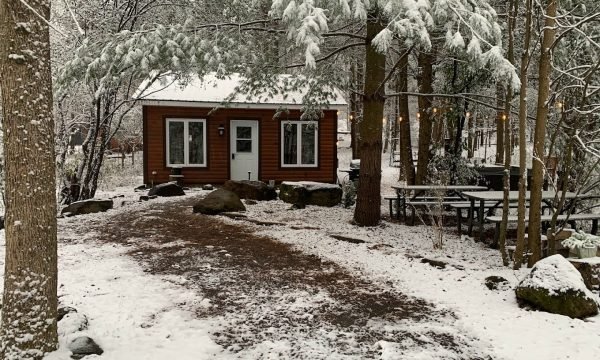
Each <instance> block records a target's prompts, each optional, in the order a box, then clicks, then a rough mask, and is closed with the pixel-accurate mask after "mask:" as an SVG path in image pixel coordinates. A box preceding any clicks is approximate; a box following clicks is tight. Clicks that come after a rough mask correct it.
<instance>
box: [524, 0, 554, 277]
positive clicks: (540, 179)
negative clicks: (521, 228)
mask: <svg viewBox="0 0 600 360" xmlns="http://www.w3.org/2000/svg"><path fill="white" fill-rule="evenodd" d="M557 2H558V0H547V1H546V4H547V5H546V11H545V14H544V17H545V20H544V32H543V34H544V35H543V39H542V48H541V55H540V62H539V67H538V77H539V86H538V88H539V89H538V99H537V110H536V117H535V134H534V141H533V165H532V169H531V199H530V203H529V239H528V240H529V250H530V251H531V256H529V259H528V264H527V265H528V266H529V267H531V266H533V264H535V263H536V262H537V261H538V260H539V259H540V258H541V230H542V229H541V209H542V187H543V184H544V165H545V164H544V162H545V161H544V158H545V153H544V148H545V146H544V145H545V140H546V121H547V119H548V112H549V107H550V101H549V100H550V75H551V71H552V46H553V44H554V39H555V36H556V28H555V26H556V13H557V7H558V3H557Z"/></svg>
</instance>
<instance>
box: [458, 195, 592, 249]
mask: <svg viewBox="0 0 600 360" xmlns="http://www.w3.org/2000/svg"><path fill="white" fill-rule="evenodd" d="M462 195H463V196H465V197H467V198H468V199H469V202H470V207H469V216H468V219H469V230H468V235H469V236H471V235H472V233H473V225H475V224H474V223H473V214H474V211H477V225H478V226H479V240H480V241H481V240H482V239H483V224H484V212H485V210H486V209H487V212H488V213H489V214H491V213H492V212H493V211H494V210H495V209H497V208H498V207H499V206H500V205H502V203H503V201H504V191H465V192H463V193H462ZM562 195H563V194H562V193H559V194H558V196H559V197H560V196H562ZM564 196H565V199H567V200H576V199H585V198H587V197H588V194H578V193H575V192H566V193H565V194H564ZM555 197H556V191H542V201H543V202H544V203H545V204H546V205H547V206H548V207H549V208H551V209H552V208H553V204H552V200H554V199H555ZM530 199H531V192H530V191H527V192H526V193H525V201H529V200H530ZM518 200H519V192H518V191H509V193H508V201H509V202H516V201H518ZM494 202H495V203H494ZM490 203H492V204H493V205H491V206H490ZM540 210H541V209H540Z"/></svg>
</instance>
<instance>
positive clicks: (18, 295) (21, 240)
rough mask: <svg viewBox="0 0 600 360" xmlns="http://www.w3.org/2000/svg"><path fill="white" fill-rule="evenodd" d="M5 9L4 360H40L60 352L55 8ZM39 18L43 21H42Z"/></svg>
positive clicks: (14, 4) (35, 3)
mask: <svg viewBox="0 0 600 360" xmlns="http://www.w3.org/2000/svg"><path fill="white" fill-rule="evenodd" d="M27 4H28V5H29V6H31V8H32V9H33V10H35V12H36V13H37V14H39V17H38V16H36V15H35V14H34V12H33V11H32V9H28V8H27V7H26V6H25V5H24V3H22V2H21V1H19V0H4V1H2V2H0V39H2V40H1V41H0V74H2V75H1V76H0V88H1V90H2V111H3V118H4V126H3V131H4V154H5V166H6V213H5V224H6V262H5V273H4V295H3V306H2V328H1V333H0V334H1V340H2V346H1V347H0V358H1V359H36V360H37V359H41V358H42V357H43V356H44V354H45V353H47V352H50V351H53V350H54V349H55V348H56V345H57V342H58V340H57V329H56V313H57V310H56V308H57V296H56V284H57V256H56V195H55V193H56V185H55V175H56V174H55V157H54V120H53V111H52V106H53V98H52V77H51V69H50V36H49V28H48V24H47V21H49V19H50V2H49V1H47V0H30V1H28V2H27ZM40 17H43V19H41V18H40Z"/></svg>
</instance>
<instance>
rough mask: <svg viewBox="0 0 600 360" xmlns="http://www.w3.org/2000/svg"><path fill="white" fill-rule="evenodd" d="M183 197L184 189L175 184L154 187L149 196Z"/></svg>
mask: <svg viewBox="0 0 600 360" xmlns="http://www.w3.org/2000/svg"><path fill="white" fill-rule="evenodd" d="M152 195H156V196H183V195H185V192H184V191H183V188H182V187H181V186H179V185H177V184H175V183H164V184H158V185H156V186H154V187H153V188H152V189H150V191H148V196H152Z"/></svg>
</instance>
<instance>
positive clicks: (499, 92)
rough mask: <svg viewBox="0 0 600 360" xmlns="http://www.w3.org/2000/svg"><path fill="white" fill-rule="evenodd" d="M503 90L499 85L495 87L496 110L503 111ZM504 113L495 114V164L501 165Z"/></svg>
mask: <svg viewBox="0 0 600 360" xmlns="http://www.w3.org/2000/svg"><path fill="white" fill-rule="evenodd" d="M505 95H506V93H505V92H504V88H503V87H502V85H501V84H497V85H496V98H497V104H496V106H497V107H498V109H504V101H503V100H504V96H505ZM503 115H504V113H503V112H502V111H500V110H498V111H497V112H496V164H501V163H502V159H503V158H504V121H503V120H502V116H503Z"/></svg>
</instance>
